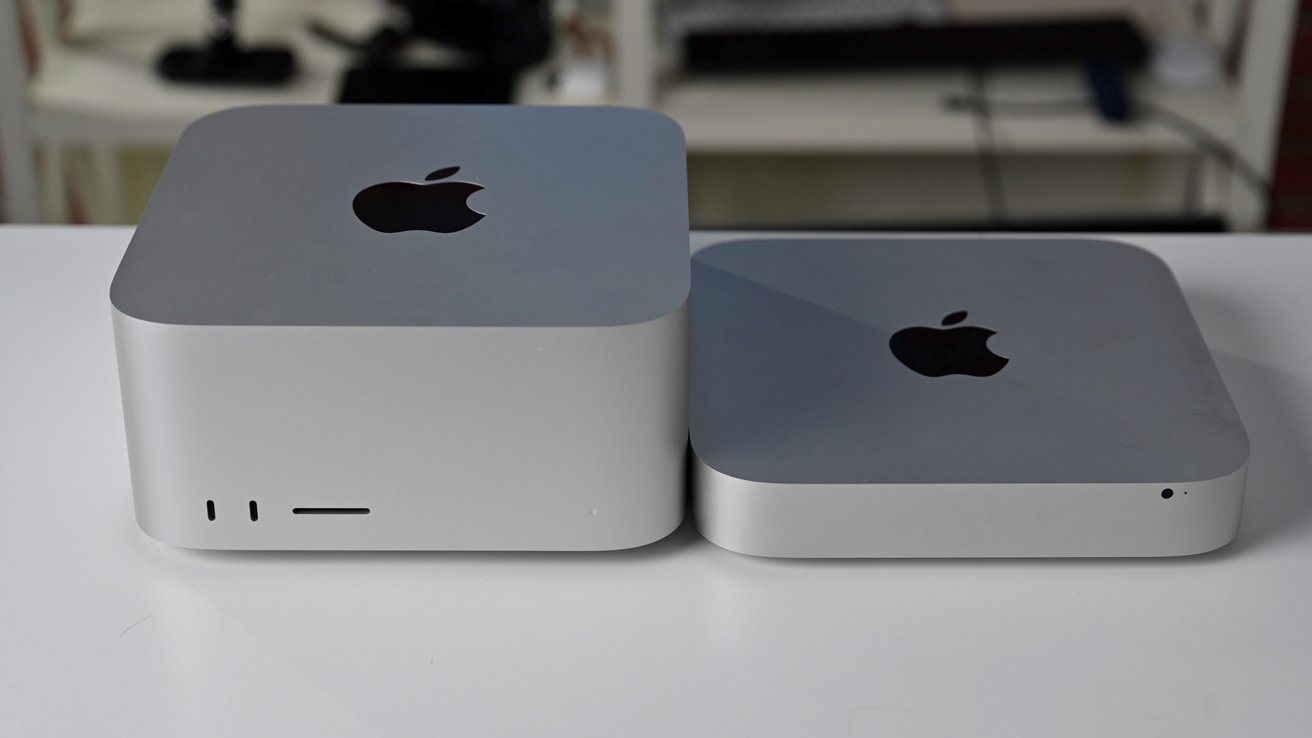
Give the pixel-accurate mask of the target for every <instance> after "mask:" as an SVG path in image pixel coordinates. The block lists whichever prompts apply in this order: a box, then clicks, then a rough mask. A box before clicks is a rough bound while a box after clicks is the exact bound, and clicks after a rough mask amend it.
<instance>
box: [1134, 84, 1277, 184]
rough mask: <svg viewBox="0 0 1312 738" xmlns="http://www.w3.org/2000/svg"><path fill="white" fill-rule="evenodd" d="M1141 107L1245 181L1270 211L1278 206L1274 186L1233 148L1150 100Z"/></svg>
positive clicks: (1150, 117)
mask: <svg viewBox="0 0 1312 738" xmlns="http://www.w3.org/2000/svg"><path fill="white" fill-rule="evenodd" d="M1138 105H1139V107H1140V108H1142V109H1143V110H1146V111H1148V119H1149V120H1150V121H1154V122H1156V123H1158V124H1159V125H1161V126H1162V127H1164V128H1169V129H1171V130H1173V131H1175V132H1176V133H1179V134H1180V135H1182V136H1184V137H1185V138H1187V139H1189V140H1190V141H1191V142H1192V143H1193V144H1194V145H1195V146H1197V147H1198V148H1199V149H1200V150H1202V151H1203V153H1206V154H1208V155H1210V156H1212V157H1213V158H1215V159H1216V160H1218V161H1220V162H1221V163H1222V164H1223V165H1225V166H1227V167H1229V168H1230V170H1231V171H1233V172H1234V173H1235V174H1237V175H1239V178H1240V179H1243V180H1244V181H1246V182H1247V183H1248V186H1250V187H1252V188H1253V189H1254V190H1257V192H1258V194H1260V195H1262V196H1263V197H1264V198H1266V201H1267V205H1268V207H1270V206H1271V205H1272V204H1273V203H1274V202H1275V198H1274V195H1275V192H1274V190H1273V188H1272V187H1271V182H1270V181H1269V180H1267V178H1266V177H1264V176H1263V175H1262V173H1261V172H1260V171H1258V169H1257V167H1255V166H1253V165H1252V163H1250V162H1249V161H1248V160H1247V159H1245V158H1244V157H1242V156H1240V155H1239V152H1238V151H1235V150H1234V147H1232V146H1230V144H1228V143H1226V142H1225V141H1223V140H1222V139H1221V138H1219V137H1218V136H1217V135H1216V134H1214V133H1212V132H1211V131H1209V130H1207V129H1206V128H1204V127H1203V126H1200V125H1198V124H1197V123H1195V122H1193V121H1192V120H1189V119H1188V118H1187V117H1185V116H1183V115H1181V114H1180V113H1177V112H1175V111H1174V110H1171V109H1170V108H1165V107H1162V106H1161V105H1158V104H1156V103H1153V102H1149V101H1147V100H1140V101H1138Z"/></svg>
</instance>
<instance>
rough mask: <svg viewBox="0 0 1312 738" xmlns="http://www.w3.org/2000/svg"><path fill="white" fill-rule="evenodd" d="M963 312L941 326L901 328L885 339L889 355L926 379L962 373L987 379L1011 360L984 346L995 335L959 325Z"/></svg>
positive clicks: (951, 317) (947, 319)
mask: <svg viewBox="0 0 1312 738" xmlns="http://www.w3.org/2000/svg"><path fill="white" fill-rule="evenodd" d="M966 316H967V313H966V311H965V310H959V311H957V312H955V313H951V314H949V315H948V316H947V317H945V318H943V322H942V327H940V328H933V327H930V326H912V327H910V328H903V329H902V330H900V331H898V332H897V333H894V334H893V336H892V337H891V338H889V339H888V347H889V348H890V349H892V351H893V356H895V357H897V360H898V361H900V362H902V364H903V365H905V366H906V367H907V368H908V369H910V370H911V371H913V372H916V373H917V374H923V375H924V376H926V377H944V376H947V375H949V374H965V375H968V376H972V377H991V376H993V375H994V374H997V373H998V372H1000V371H1002V368H1003V367H1004V366H1006V365H1007V362H1009V361H1011V360H1010V359H1008V358H1007V357H1005V356H998V355H997V354H995V353H993V351H992V350H991V349H990V348H989V347H988V341H989V338H991V337H992V336H993V335H995V334H996V333H997V332H996V331H994V330H991V329H989V328H981V327H979V326H967V325H960V323H961V322H962V321H964V320H965V319H966Z"/></svg>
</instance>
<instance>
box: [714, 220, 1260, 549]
mask: <svg viewBox="0 0 1312 738" xmlns="http://www.w3.org/2000/svg"><path fill="white" fill-rule="evenodd" d="M692 293H693V297H692V349H691V355H692V359H691V375H690V377H691V380H690V381H691V435H692V447H693V452H694V460H693V463H694V471H693V476H694V481H695V511H696V516H697V521H698V525H699V527H700V528H701V530H702V532H703V534H705V535H706V537H707V538H709V539H710V540H712V541H714V542H715V543H717V544H719V545H721V546H723V547H725V548H728V549H732V550H735V551H740V552H743V553H749V554H756V555H762V556H798V557H967V556H998V557H1021V556H1023V557H1031V556H1045V557H1046V556H1171V555H1182V554H1193V553H1199V552H1203V551H1208V550H1211V549H1215V548H1217V547H1220V546H1223V545H1225V544H1226V543H1227V542H1229V541H1230V540H1231V539H1232V538H1233V537H1234V534H1235V532H1236V529H1237V527H1238V524H1239V515H1240V507H1241V502H1242V497H1243V489H1244V480H1245V473H1246V470H1247V464H1248V452H1249V447H1248V439H1247V436H1246V434H1245V432H1244V428H1243V425H1242V424H1241V422H1240V419H1239V415H1238V413H1237V412H1236V410H1235V407H1234V405H1233V403H1232V402H1231V400H1230V397H1229V395H1228V394H1227V392H1226V389H1225V385H1224V384H1223V383H1222V380H1221V376H1220V375H1219V373H1218V372H1217V369H1216V366H1215V364H1214V363H1213V361H1212V356H1211V354H1210V353H1209V351H1208V348H1207V345H1206V344H1205V343H1204V341H1203V337H1202V335H1201V334H1200V332H1199V330H1198V327H1197V325H1196V324H1195V322H1194V319H1193V317H1192V315H1191V314H1190V312H1189V308H1188V306H1187V304H1186V303H1185V299H1184V296H1183V295H1182V293H1181V291H1180V288H1179V287H1178V286H1177V284H1176V282H1175V279H1174V278H1173V276H1172V274H1171V272H1170V270H1169V269H1168V268H1167V267H1166V265H1165V264H1164V263H1163V262H1162V261H1161V260H1159V259H1158V258H1157V257H1155V256H1153V255H1151V254H1149V253H1148V252H1146V251H1144V250H1141V249H1139V248H1136V247H1132V246H1128V245H1125V244H1121V243H1113V242H1108V241H1095V240H1076V239H1051V238H1049V239H966V238H961V239H942V240H927V239H897V238H888V239H868V238H863V239H855V238H852V239H847V238H843V239H811V240H798V239H787V238H784V239H760V240H739V241H729V242H723V243H719V244H715V245H712V246H710V247H708V248H706V249H703V250H701V251H699V252H698V253H697V254H695V255H694V258H693V290H692Z"/></svg>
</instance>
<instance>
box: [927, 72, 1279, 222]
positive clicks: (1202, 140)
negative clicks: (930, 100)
mask: <svg viewBox="0 0 1312 738" xmlns="http://www.w3.org/2000/svg"><path fill="white" fill-rule="evenodd" d="M1134 104H1135V107H1136V108H1137V109H1138V110H1139V111H1140V112H1141V118H1140V119H1141V120H1145V121H1147V122H1149V123H1155V124H1157V125H1160V126H1162V127H1163V128H1167V129H1169V130H1171V131H1174V132H1175V133H1177V134H1179V135H1181V136H1183V137H1184V138H1185V139H1187V140H1188V141H1189V142H1190V143H1191V144H1193V145H1194V147H1195V148H1197V149H1198V150H1199V151H1201V152H1202V153H1204V154H1206V155H1207V156H1210V157H1212V158H1213V159H1215V160H1217V161H1219V162H1220V163H1221V164H1222V165H1223V166H1225V167H1227V168H1229V169H1230V170H1231V171H1232V172H1234V173H1235V174H1236V175H1237V176H1238V177H1239V178H1240V179H1242V180H1243V181H1244V182H1245V183H1246V184H1247V185H1248V186H1249V187H1252V188H1253V189H1254V190H1256V191H1257V192H1258V194H1260V195H1262V196H1263V197H1264V198H1265V199H1266V202H1267V206H1268V207H1274V203H1275V199H1274V197H1273V196H1274V192H1273V190H1272V187H1271V183H1270V181H1268V180H1267V178H1266V177H1264V176H1263V175H1262V173H1261V172H1260V171H1258V169H1257V167H1255V166H1253V164H1252V163H1251V162H1249V161H1248V160H1246V159H1244V158H1243V157H1242V156H1240V155H1239V152H1237V151H1235V149H1234V147H1232V146H1230V145H1229V144H1228V143H1226V142H1225V141H1224V140H1222V139H1221V138H1220V137H1218V136H1217V135H1216V134H1214V133H1212V132H1211V131H1209V130H1207V128H1205V127H1203V126H1201V125H1199V124H1197V123H1195V122H1193V121H1192V120H1189V118H1188V117H1186V116H1184V115H1182V114H1180V113H1178V112H1176V111H1174V110H1171V109H1170V108H1167V107H1164V106H1162V105H1158V104H1157V103H1154V102H1151V101H1148V100H1135V101H1134ZM944 105H945V106H946V107H947V109H948V110H951V111H969V112H972V113H974V114H975V115H976V117H977V118H978V117H979V115H980V113H981V111H987V115H988V116H989V117H992V116H995V115H1026V116H1031V115H1032V116H1058V117H1060V116H1066V115H1083V114H1086V113H1088V112H1090V111H1092V110H1093V109H1094V108H1093V104H1092V103H1091V102H1090V101H1089V100H1088V99H1087V98H1067V99H1054V100H1033V101H1026V100H989V99H986V98H985V97H984V96H982V95H979V94H976V95H975V96H973V97H965V96H960V95H950V96H948V97H946V98H944Z"/></svg>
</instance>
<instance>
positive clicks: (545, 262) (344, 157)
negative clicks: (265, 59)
mask: <svg viewBox="0 0 1312 738" xmlns="http://www.w3.org/2000/svg"><path fill="white" fill-rule="evenodd" d="M452 166H458V167H460V170H459V172H458V173H456V174H455V175H453V176H451V177H450V178H449V179H450V180H452V181H464V182H472V183H476V184H478V185H481V186H482V188H483V189H482V190H480V191H478V192H475V193H474V194H473V195H472V196H471V197H470V198H469V200H468V202H469V205H470V207H472V208H474V209H475V210H477V211H479V212H482V213H486V217H484V218H483V219H482V220H481V221H479V222H477V223H475V224H474V225H473V226H471V227H469V228H467V229H465V230H463V231H460V232H457V233H433V232H429V231H405V232H400V233H380V232H378V231H375V230H372V229H371V228H369V227H368V226H366V225H365V224H364V223H362V222H361V221H360V220H359V219H358V218H357V217H356V215H355V213H354V211H353V209H352V201H353V199H354V198H355V196H356V194H357V193H359V192H360V191H361V190H363V189H365V188H367V187H369V186H371V185H375V184H378V183H381V182H388V181H407V182H416V183H422V182H423V181H424V178H425V176H426V175H428V174H429V173H430V172H433V171H435V170H438V169H442V168H445V167H452ZM686 180H687V177H686V173H685V150H684V143H683V135H682V132H681V131H680V129H679V127H678V126H677V125H676V124H675V123H673V122H672V121H671V120H669V119H668V118H665V117H664V116H661V115H659V114H656V113H652V112H647V111H639V110H629V109H623V108H583V107H575V108H535V107H512V106H504V107H502V106H496V107H479V106H468V107H462V106H268V107H252V108H236V109H232V110H228V111H224V112H220V113H217V114H214V115H211V116H208V117H206V118H203V119H201V120H200V121H198V122H196V123H195V124H193V125H192V126H191V127H190V128H188V129H187V131H186V132H185V133H184V134H183V136H182V138H181V140H180V141H179V142H178V145H177V147H176V149H175V151H174V154H173V156H172V158H171V159H170V160H169V163H168V165H167V167H166V169H165V172H164V174H163V177H162V178H161V180H160V182H159V185H158V186H157V188H156V190H155V194H154V196H153V197H152V199H151V202H150V205H149V207H148V208H147V210H146V213H145V215H144V216H143V217H142V220H141V224H140V225H139V226H138V228H137V231H136V234H135V235H134V237H133V239H132V243H131V246H130V247H129V249H128V252H127V254H126V256H125V257H124V259H123V262H122V264H121V266H120V268H119V270H118V273H117V275H116V276H115V279H114V284H113V287H112V288H111V300H112V301H113V303H114V305H115V306H116V307H117V308H118V309H119V310H120V311H123V312H124V313H127V314H128V315H131V316H133V317H136V318H140V319H142V320H148V321H152V322H159V323H174V324H186V325H274V326H276V325H298V326H306V325H335V326H594V325H623V324H631V323H638V322H643V321H647V320H653V319H656V318H658V317H661V316H664V315H666V314H668V313H670V312H672V311H674V310H675V309H677V308H678V306H679V305H680V304H681V303H682V302H683V301H684V300H685V299H686V297H687V294H688V286H689V273H688V207H687V183H686Z"/></svg>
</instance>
